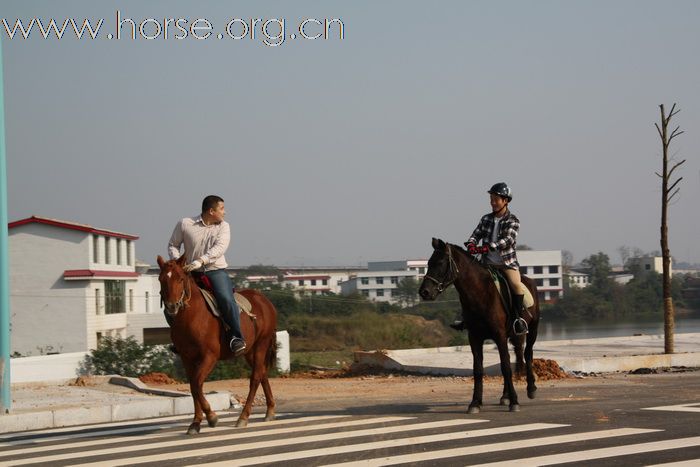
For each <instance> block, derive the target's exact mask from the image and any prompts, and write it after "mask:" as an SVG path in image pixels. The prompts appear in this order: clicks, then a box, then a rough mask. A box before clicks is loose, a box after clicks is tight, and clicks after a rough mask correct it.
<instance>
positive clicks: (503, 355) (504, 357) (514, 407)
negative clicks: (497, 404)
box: [496, 336, 520, 412]
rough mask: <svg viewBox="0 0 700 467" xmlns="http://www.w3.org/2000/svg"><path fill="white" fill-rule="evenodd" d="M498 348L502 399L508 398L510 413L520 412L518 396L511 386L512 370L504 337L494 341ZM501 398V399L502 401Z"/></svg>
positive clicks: (506, 341)
mask: <svg viewBox="0 0 700 467" xmlns="http://www.w3.org/2000/svg"><path fill="white" fill-rule="evenodd" d="M496 346H497V347H498V356H499V357H500V360H501V374H502V375H503V397H505V396H506V395H507V396H508V401H509V402H510V405H509V407H510V411H511V412H517V411H519V410H520V405H518V395H517V394H516V393H515V387H514V386H513V370H512V369H511V368H510V353H509V352H508V340H507V339H506V337H505V336H502V337H501V338H499V339H497V340H496ZM503 397H502V398H501V399H503Z"/></svg>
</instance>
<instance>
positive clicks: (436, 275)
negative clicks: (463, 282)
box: [418, 238, 459, 300]
mask: <svg viewBox="0 0 700 467" xmlns="http://www.w3.org/2000/svg"><path fill="white" fill-rule="evenodd" d="M453 248H454V247H453V246H452V245H450V244H449V243H445V242H443V241H442V240H440V239H439V238H433V254H432V255H431V256H430V259H429V260H428V271H427V272H426V273H425V277H424V278H423V283H421V285H420V288H419V289H418V293H419V294H420V296H421V297H422V298H423V300H435V299H436V298H437V296H438V295H440V293H442V291H443V290H445V289H446V288H447V287H449V286H450V285H452V283H453V282H454V281H455V280H456V279H457V274H459V269H458V268H457V263H456V262H455V258H454V251H453Z"/></svg>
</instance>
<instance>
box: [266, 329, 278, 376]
mask: <svg viewBox="0 0 700 467" xmlns="http://www.w3.org/2000/svg"><path fill="white" fill-rule="evenodd" d="M276 364H277V331H275V332H273V333H272V342H271V343H270V346H269V347H268V348H267V353H266V354H265V366H266V367H267V368H268V369H270V368H273V367H274V365H276Z"/></svg>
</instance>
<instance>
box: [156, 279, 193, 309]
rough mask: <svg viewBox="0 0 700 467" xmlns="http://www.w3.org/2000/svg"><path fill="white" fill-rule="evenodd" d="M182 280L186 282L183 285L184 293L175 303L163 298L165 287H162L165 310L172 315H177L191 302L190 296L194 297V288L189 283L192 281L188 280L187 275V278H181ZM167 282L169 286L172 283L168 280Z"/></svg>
mask: <svg viewBox="0 0 700 467" xmlns="http://www.w3.org/2000/svg"><path fill="white" fill-rule="evenodd" d="M181 281H182V282H183V284H184V285H183V287H182V295H181V296H180V299H179V300H178V301H177V302H175V303H168V302H166V301H165V299H164V298H163V287H161V288H160V302H161V304H162V305H163V307H164V308H165V312H166V313H168V314H169V315H170V316H175V315H177V314H178V312H179V311H180V310H181V309H182V308H184V307H186V306H187V305H188V304H189V302H190V298H191V297H192V288H191V285H190V284H189V282H190V281H188V280H187V277H185V279H181ZM166 284H168V286H169V285H170V284H169V283H168V282H166Z"/></svg>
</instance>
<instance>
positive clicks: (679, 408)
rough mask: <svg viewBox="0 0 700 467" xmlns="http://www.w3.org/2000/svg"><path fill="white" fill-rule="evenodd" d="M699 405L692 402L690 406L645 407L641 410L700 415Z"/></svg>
mask: <svg viewBox="0 0 700 467" xmlns="http://www.w3.org/2000/svg"><path fill="white" fill-rule="evenodd" d="M695 406H700V404H699V403H697V402H694V403H692V404H678V405H662V406H659V407H646V408H643V409H642V410H660V411H663V412H698V413H700V407H695Z"/></svg>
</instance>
